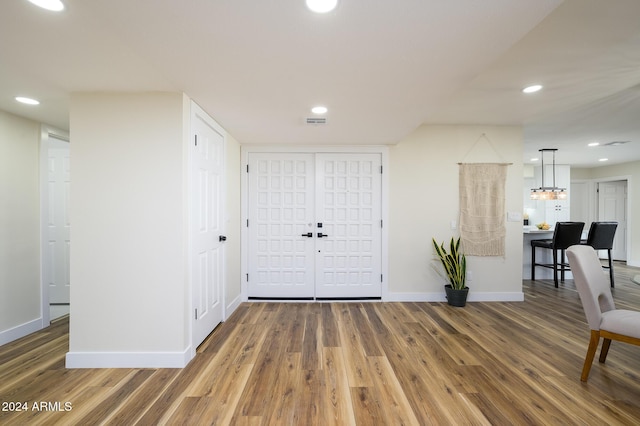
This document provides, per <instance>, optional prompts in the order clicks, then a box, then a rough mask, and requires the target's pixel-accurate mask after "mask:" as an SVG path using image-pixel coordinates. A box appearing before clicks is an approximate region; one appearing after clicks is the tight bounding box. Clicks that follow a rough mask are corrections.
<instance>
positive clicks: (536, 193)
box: [531, 148, 567, 200]
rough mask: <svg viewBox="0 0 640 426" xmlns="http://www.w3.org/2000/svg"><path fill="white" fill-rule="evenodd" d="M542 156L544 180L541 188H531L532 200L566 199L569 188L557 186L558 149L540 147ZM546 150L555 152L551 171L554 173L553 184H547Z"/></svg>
mask: <svg viewBox="0 0 640 426" xmlns="http://www.w3.org/2000/svg"><path fill="white" fill-rule="evenodd" d="M538 151H540V158H541V159H542V181H541V182H540V183H541V186H540V188H531V199H532V200H566V199H567V188H558V187H557V186H556V151H557V149H555V148H544V149H539V150H538ZM545 152H551V153H552V154H553V165H552V168H551V172H552V174H553V182H552V183H553V186H545V180H544V154H545Z"/></svg>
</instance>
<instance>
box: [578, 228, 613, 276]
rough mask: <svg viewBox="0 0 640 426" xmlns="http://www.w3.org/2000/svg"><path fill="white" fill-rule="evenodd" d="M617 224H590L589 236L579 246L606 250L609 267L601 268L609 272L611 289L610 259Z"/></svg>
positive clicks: (611, 265) (611, 270)
mask: <svg viewBox="0 0 640 426" xmlns="http://www.w3.org/2000/svg"><path fill="white" fill-rule="evenodd" d="M617 227H618V222H591V227H590V228H589V235H588V236H587V239H586V240H582V241H581V244H586V245H588V246H591V247H593V248H594V249H595V250H606V251H607V258H608V260H609V266H603V268H606V269H608V270H609V281H610V282H611V287H613V286H614V282H613V259H611V249H613V239H614V238H615V236H616V228H617Z"/></svg>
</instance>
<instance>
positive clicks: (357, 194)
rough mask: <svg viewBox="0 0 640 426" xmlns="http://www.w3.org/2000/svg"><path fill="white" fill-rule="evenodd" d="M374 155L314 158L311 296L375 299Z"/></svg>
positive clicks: (377, 223) (377, 215) (378, 244)
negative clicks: (313, 286) (313, 280)
mask: <svg viewBox="0 0 640 426" xmlns="http://www.w3.org/2000/svg"><path fill="white" fill-rule="evenodd" d="M380 167H381V158H380V155H379V154H317V156H316V170H317V171H318V173H317V174H316V183H317V185H316V188H317V189H316V204H317V206H318V208H317V218H316V219H317V222H319V223H322V224H323V228H322V229H318V232H322V233H323V234H326V235H327V236H326V237H322V238H318V239H317V241H316V297H321V298H325V297H328V298H339V297H380V296H381V292H382V285H381V257H382V224H381V219H382V216H381V215H382V213H381V185H382V175H381V172H380Z"/></svg>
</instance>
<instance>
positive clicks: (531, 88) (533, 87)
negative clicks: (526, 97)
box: [522, 84, 542, 93]
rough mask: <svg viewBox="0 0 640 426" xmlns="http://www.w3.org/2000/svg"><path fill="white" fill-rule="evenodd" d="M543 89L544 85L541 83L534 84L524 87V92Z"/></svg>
mask: <svg viewBox="0 0 640 426" xmlns="http://www.w3.org/2000/svg"><path fill="white" fill-rule="evenodd" d="M540 89H542V86H541V85H539V84H534V85H533V86H527V87H525V88H524V89H522V91H523V92H524V93H535V92H537V91H538V90H540Z"/></svg>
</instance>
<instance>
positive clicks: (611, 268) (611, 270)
mask: <svg viewBox="0 0 640 426" xmlns="http://www.w3.org/2000/svg"><path fill="white" fill-rule="evenodd" d="M607 255H608V256H609V280H610V281H611V288H613V287H614V286H615V284H614V283H613V260H612V259H611V249H607Z"/></svg>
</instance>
